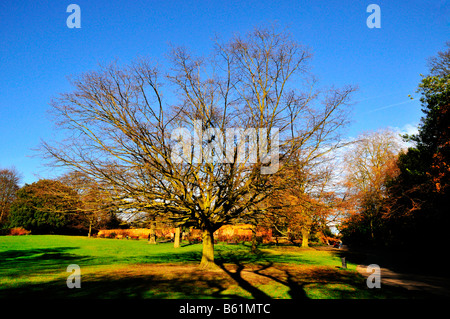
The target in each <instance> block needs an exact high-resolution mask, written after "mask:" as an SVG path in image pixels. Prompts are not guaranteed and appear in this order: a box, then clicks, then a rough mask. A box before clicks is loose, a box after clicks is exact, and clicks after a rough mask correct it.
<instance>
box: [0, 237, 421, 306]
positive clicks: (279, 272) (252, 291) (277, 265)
mask: <svg viewBox="0 0 450 319" xmlns="http://www.w3.org/2000/svg"><path fill="white" fill-rule="evenodd" d="M200 257H201V244H196V245H188V244H187V243H183V244H182V247H180V248H178V249H175V248H173V244H172V243H160V244H157V245H149V244H147V241H145V240H124V239H122V240H117V239H100V238H96V239H94V238H86V237H72V236H58V235H40V236H38V235H33V236H19V237H9V236H8V237H4V236H3V237H0V298H21V297H30V298H321V299H323V298H333V299H336V298H338V299H339V298H407V297H411V295H410V293H409V292H408V291H403V290H401V289H398V288H396V289H394V288H385V287H383V288H382V289H368V288H367V287H366V284H365V279H364V278H363V277H362V276H361V275H360V274H358V273H357V272H356V270H355V269H356V265H355V264H352V263H349V264H348V269H346V270H344V269H340V267H339V266H340V265H341V260H340V256H339V255H338V254H337V253H336V250H332V249H301V248H298V247H292V246H291V247H289V246H285V247H273V246H266V247H265V246H261V247H260V252H259V253H258V254H253V253H251V252H250V247H249V246H248V245H245V244H240V245H226V244H217V245H215V258H216V262H217V264H218V266H217V267H215V268H213V269H208V270H201V269H199V268H198V267H197V265H198V263H199V261H200ZM70 264H77V265H79V266H80V269H81V288H80V289H77V288H73V289H69V288H68V287H67V285H66V280H67V277H68V276H69V275H70V273H68V272H66V269H67V266H68V265H70ZM413 297H414V296H413Z"/></svg>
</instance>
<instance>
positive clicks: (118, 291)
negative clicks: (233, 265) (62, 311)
mask: <svg viewBox="0 0 450 319" xmlns="http://www.w3.org/2000/svg"><path fill="white" fill-rule="evenodd" d="M147 266H148V267H145V266H144V267H142V266H131V267H130V266H124V267H122V268H119V269H115V270H104V271H100V272H98V273H97V272H95V273H92V272H91V273H83V272H82V274H81V287H80V288H72V289H70V288H68V287H67V284H66V279H67V277H65V276H62V277H59V278H57V279H54V280H51V281H46V282H44V283H42V282H41V283H33V282H27V283H24V284H22V285H18V286H11V287H2V288H1V289H0V299H24V298H25V299H72V298H75V299H201V298H211V297H213V298H227V299H229V298H233V299H239V298H242V297H241V296H239V295H237V294H234V293H227V292H226V290H227V289H228V288H229V286H230V282H229V279H228V277H227V276H226V275H225V274H223V273H222V274H221V275H220V274H218V273H217V271H200V270H199V269H198V268H197V267H196V266H184V267H182V266H178V265H176V266H173V265H172V266H168V265H164V266H157V265H147Z"/></svg>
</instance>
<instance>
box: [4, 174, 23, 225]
mask: <svg viewBox="0 0 450 319" xmlns="http://www.w3.org/2000/svg"><path fill="white" fill-rule="evenodd" d="M19 181H20V174H19V173H18V172H17V170H16V169H15V168H11V169H0V226H2V225H4V224H5V223H6V221H7V219H8V213H9V209H10V206H11V203H12V202H13V201H14V199H15V198H16V192H17V191H18V190H19Z"/></svg>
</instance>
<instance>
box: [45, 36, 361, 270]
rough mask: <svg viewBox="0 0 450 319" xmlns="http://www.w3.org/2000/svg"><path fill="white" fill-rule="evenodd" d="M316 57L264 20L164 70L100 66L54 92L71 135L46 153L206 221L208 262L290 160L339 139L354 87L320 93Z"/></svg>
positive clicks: (187, 221) (177, 216)
mask: <svg viewBox="0 0 450 319" xmlns="http://www.w3.org/2000/svg"><path fill="white" fill-rule="evenodd" d="M310 59H311V53H310V51H309V50H308V49H307V48H305V47H304V46H302V45H300V44H299V43H297V42H296V41H294V40H293V38H292V36H291V35H290V34H289V33H288V32H287V31H285V30H279V29H278V28H276V27H263V28H256V29H254V30H253V31H251V32H249V33H247V34H246V35H244V36H240V35H235V36H233V37H232V38H231V39H230V40H229V41H226V42H225V41H219V40H217V41H215V42H214V50H213V52H212V53H211V55H210V56H207V57H205V56H200V57H197V56H195V55H194V54H192V53H191V52H189V51H188V50H187V49H186V48H179V47H174V48H172V51H171V53H170V63H171V68H170V69H168V70H167V71H166V72H162V71H161V70H160V69H159V68H158V67H157V65H156V64H152V62H151V61H149V60H146V59H140V60H138V61H137V62H134V63H132V64H130V65H128V66H122V67H121V66H118V65H117V64H111V65H108V66H102V67H101V68H100V70H99V71H94V72H88V73H85V74H82V75H80V76H78V77H75V78H73V79H72V84H73V86H74V91H73V92H71V93H65V94H61V95H60V96H59V97H57V98H55V99H54V100H53V101H52V104H51V105H52V112H53V114H54V116H55V122H56V124H57V125H58V127H59V128H60V129H63V130H66V131H67V132H68V134H67V135H66V138H65V139H64V140H60V141H55V142H43V143H42V150H43V151H44V153H45V154H46V155H47V156H49V157H50V158H52V159H54V160H55V162H54V164H55V165H65V166H70V167H72V168H74V169H76V170H79V171H82V172H84V173H86V174H88V175H89V176H91V177H93V178H95V179H98V180H101V181H102V183H101V184H102V185H109V186H108V187H109V189H110V190H111V191H112V192H114V193H115V194H116V196H117V197H118V198H122V202H123V203H124V204H126V205H130V204H132V205H133V206H134V207H135V208H136V209H140V210H142V211H156V212H159V213H161V214H166V215H167V216H170V217H171V218H172V219H173V220H174V221H175V222H176V223H177V224H178V225H182V224H184V225H193V226H195V227H196V228H198V229H201V230H202V231H203V254H202V260H201V266H204V267H206V266H208V265H209V264H212V263H213V262H214V244H213V243H214V240H213V233H214V232H215V231H216V230H217V229H218V228H219V227H221V226H222V225H224V224H227V223H231V222H232V221H233V220H235V219H236V218H242V217H244V216H245V215H246V214H251V213H252V211H254V209H253V208H254V207H256V206H257V205H258V204H259V203H261V202H262V201H263V200H264V199H265V198H267V197H268V196H270V194H271V191H272V189H273V187H271V183H270V182H269V180H270V176H271V174H272V173H274V172H276V171H278V170H281V169H283V165H284V164H283V163H286V162H288V159H289V157H291V156H293V154H299V153H301V154H304V156H305V158H307V159H310V160H313V159H314V158H315V157H317V156H319V155H320V154H321V153H324V152H327V151H329V150H330V149H333V148H335V147H337V146H338V145H339V130H340V128H341V127H342V126H343V125H345V123H346V121H347V118H346V114H347V108H346V105H347V103H348V101H349V97H350V95H351V92H352V91H353V90H354V88H353V87H351V86H347V87H344V88H341V89H329V90H319V89H318V88H316V81H315V80H314V77H313V76H311V74H310V73H309V61H310ZM232 128H233V130H232ZM247 139H248V140H247Z"/></svg>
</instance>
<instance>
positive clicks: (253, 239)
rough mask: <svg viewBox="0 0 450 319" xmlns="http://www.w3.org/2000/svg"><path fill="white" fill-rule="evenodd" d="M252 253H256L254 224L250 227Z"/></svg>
mask: <svg viewBox="0 0 450 319" xmlns="http://www.w3.org/2000/svg"><path fill="white" fill-rule="evenodd" d="M251 251H252V253H257V252H258V248H257V241H256V226H253V227H252V250H251Z"/></svg>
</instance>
